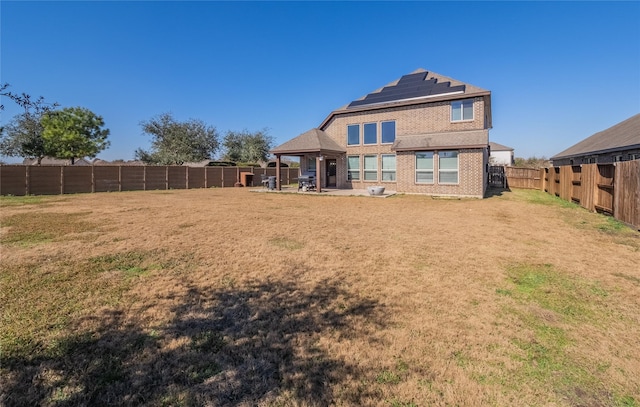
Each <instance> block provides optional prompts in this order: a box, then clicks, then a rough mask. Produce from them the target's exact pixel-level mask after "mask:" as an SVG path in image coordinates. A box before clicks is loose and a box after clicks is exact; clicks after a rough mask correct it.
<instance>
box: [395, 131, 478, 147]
mask: <svg viewBox="0 0 640 407" xmlns="http://www.w3.org/2000/svg"><path fill="white" fill-rule="evenodd" d="M488 145H489V132H488V131H487V130H470V131H456V132H445V133H425V134H414V135H409V136H399V137H398V138H396V141H395V142H394V143H393V146H391V150H393V151H420V150H451V149H457V148H486V147H487V146H488Z"/></svg>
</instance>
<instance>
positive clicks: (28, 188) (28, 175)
mask: <svg viewBox="0 0 640 407" xmlns="http://www.w3.org/2000/svg"><path fill="white" fill-rule="evenodd" d="M24 178H25V186H24V187H25V191H24V192H26V194H27V195H30V194H31V166H30V165H27V166H26V167H25V176H24Z"/></svg>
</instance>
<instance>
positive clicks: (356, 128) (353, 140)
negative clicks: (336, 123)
mask: <svg viewBox="0 0 640 407" xmlns="http://www.w3.org/2000/svg"><path fill="white" fill-rule="evenodd" d="M358 144H360V125H359V124H350V125H349V126H347V145H349V146H353V145H358Z"/></svg>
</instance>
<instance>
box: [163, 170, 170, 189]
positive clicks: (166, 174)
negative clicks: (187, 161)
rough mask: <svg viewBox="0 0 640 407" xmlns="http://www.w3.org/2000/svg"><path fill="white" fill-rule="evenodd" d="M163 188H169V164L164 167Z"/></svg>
mask: <svg viewBox="0 0 640 407" xmlns="http://www.w3.org/2000/svg"><path fill="white" fill-rule="evenodd" d="M164 189H165V190H166V191H168V190H169V166H168V165H167V166H166V167H164Z"/></svg>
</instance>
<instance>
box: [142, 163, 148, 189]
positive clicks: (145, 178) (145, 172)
mask: <svg viewBox="0 0 640 407" xmlns="http://www.w3.org/2000/svg"><path fill="white" fill-rule="evenodd" d="M142 168H143V170H142V190H143V191H146V190H147V165H146V164H145V165H143V166H142Z"/></svg>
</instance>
